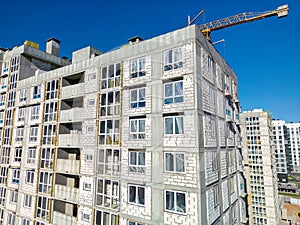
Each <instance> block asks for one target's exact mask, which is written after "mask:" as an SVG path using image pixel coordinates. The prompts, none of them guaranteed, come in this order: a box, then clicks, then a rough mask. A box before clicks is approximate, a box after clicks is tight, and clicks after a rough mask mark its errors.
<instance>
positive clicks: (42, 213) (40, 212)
mask: <svg viewBox="0 0 300 225" xmlns="http://www.w3.org/2000/svg"><path fill="white" fill-rule="evenodd" d="M49 201H50V200H49V198H48V197H45V196H38V199H37V209H36V217H37V218H42V219H44V220H47V219H48V217H49V206H50V202H49Z"/></svg>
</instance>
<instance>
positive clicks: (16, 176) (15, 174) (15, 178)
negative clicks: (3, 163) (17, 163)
mask: <svg viewBox="0 0 300 225" xmlns="http://www.w3.org/2000/svg"><path fill="white" fill-rule="evenodd" d="M11 173H12V183H13V184H19V183H20V174H21V170H20V169H19V168H18V169H17V168H14V169H12V171H11Z"/></svg>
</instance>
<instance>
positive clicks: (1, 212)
mask: <svg viewBox="0 0 300 225" xmlns="http://www.w3.org/2000/svg"><path fill="white" fill-rule="evenodd" d="M3 221H4V209H3V208H0V224H1V225H3V224H4V222H3Z"/></svg>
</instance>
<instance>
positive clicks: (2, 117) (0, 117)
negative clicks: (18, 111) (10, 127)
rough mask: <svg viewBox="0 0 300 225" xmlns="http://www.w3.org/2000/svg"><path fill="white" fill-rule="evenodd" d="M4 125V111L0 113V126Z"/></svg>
mask: <svg viewBox="0 0 300 225" xmlns="http://www.w3.org/2000/svg"><path fill="white" fill-rule="evenodd" d="M1 123H4V111H2V112H0V124H1Z"/></svg>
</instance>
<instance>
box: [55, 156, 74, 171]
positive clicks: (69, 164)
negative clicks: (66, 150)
mask: <svg viewBox="0 0 300 225" xmlns="http://www.w3.org/2000/svg"><path fill="white" fill-rule="evenodd" d="M56 162H57V163H56V171H57V172H62V173H71V174H79V160H71V159H57V161H56Z"/></svg>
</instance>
